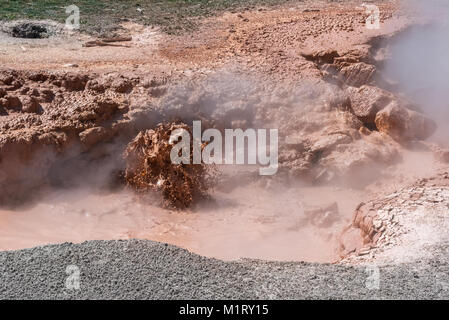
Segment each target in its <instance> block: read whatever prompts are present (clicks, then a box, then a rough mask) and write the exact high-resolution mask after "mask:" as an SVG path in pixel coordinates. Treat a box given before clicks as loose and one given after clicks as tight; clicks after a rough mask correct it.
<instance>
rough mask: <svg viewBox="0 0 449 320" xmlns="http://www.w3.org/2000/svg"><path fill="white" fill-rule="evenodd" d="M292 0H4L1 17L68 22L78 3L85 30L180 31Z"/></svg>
mask: <svg viewBox="0 0 449 320" xmlns="http://www.w3.org/2000/svg"><path fill="white" fill-rule="evenodd" d="M291 1H294V0H140V1H139V0H0V20H15V19H37V20H40V19H51V20H55V21H59V22H64V21H65V19H66V18H67V15H66V13H65V7H67V6H69V5H71V4H74V5H76V6H78V7H79V8H80V22H81V29H82V31H85V32H88V33H93V34H101V33H104V32H110V31H111V30H114V29H116V28H117V26H118V24H119V23H120V22H121V21H126V20H127V19H128V20H133V21H137V22H141V23H145V24H151V25H158V26H161V27H162V29H163V30H164V31H165V32H167V33H171V34H176V33H180V32H182V31H186V30H193V29H195V28H196V26H197V22H198V19H197V18H199V17H207V16H211V15H215V14H218V13H221V12H223V11H225V10H231V11H233V10H235V11H239V10H244V9H252V8H255V7H257V6H273V5H279V4H282V3H286V2H291ZM296 1H300V0H296ZM138 8H140V9H142V11H143V12H142V13H140V12H139V11H138V10H137V9H138Z"/></svg>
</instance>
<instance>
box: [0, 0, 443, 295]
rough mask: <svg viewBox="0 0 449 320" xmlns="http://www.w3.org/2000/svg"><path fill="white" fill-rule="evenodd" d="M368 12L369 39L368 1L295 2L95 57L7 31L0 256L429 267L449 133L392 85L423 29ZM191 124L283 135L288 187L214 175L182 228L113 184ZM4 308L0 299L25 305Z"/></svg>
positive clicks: (98, 50) (439, 225) (409, 13)
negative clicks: (156, 141) (142, 140)
mask: <svg viewBox="0 0 449 320" xmlns="http://www.w3.org/2000/svg"><path fill="white" fill-rule="evenodd" d="M373 3H375V4H376V5H378V7H379V9H380V24H381V28H380V29H376V30H371V29H368V28H367V27H366V19H367V17H368V14H367V13H366V12H365V8H364V7H361V3H360V2H358V1H343V2H329V1H298V2H293V3H288V4H286V5H284V6H280V7H276V8H271V7H260V8H257V9H255V10H246V11H241V12H240V11H239V12H226V13H224V14H222V15H219V16H216V17H209V18H205V19H203V20H202V21H201V25H200V27H199V29H198V30H195V31H193V32H187V33H185V34H182V35H167V34H164V33H163V32H162V31H161V30H159V29H158V28H157V27H155V26H142V25H139V24H137V23H133V22H124V23H123V25H122V29H121V31H120V32H122V34H121V35H122V36H124V37H125V36H126V37H128V36H130V37H131V38H132V39H131V40H130V41H125V42H119V43H117V45H113V46H95V47H89V46H83V44H85V43H86V42H87V41H93V40H95V38H94V37H93V36H91V35H87V34H83V33H78V32H76V31H67V30H65V29H64V26H62V25H59V24H57V23H55V22H51V21H44V22H31V23H35V24H36V25H42V26H43V28H46V30H47V32H49V33H50V34H49V37H47V38H44V39H26V38H18V37H15V36H13V35H12V33H11V32H12V31H11V30H15V29H14V27H15V26H17V25H20V24H23V23H24V22H23V21H13V22H0V43H2V45H1V47H0V204H1V208H0V231H1V233H2V235H0V248H1V249H3V250H11V249H14V250H16V249H23V248H29V247H33V246H36V245H45V244H49V243H58V242H64V241H70V242H82V241H84V240H95V239H98V240H100V239H101V240H109V239H132V238H141V239H149V240H156V241H162V242H168V243H171V244H175V245H178V246H180V247H182V248H187V249H188V250H189V251H193V252H195V253H199V254H201V255H204V256H208V257H215V258H219V259H223V260H235V259H238V258H255V259H267V260H279V261H307V262H313V263H315V262H320V263H322V262H325V263H334V264H336V268H337V269H338V268H340V267H341V268H346V267H354V266H355V267H356V268H358V267H360V266H364V265H373V264H374V265H379V266H392V268H395V267H396V266H401V265H403V264H407V263H416V262H417V261H418V262H420V261H421V262H422V261H423V260H426V259H433V258H434V257H435V255H436V254H437V253H436V252H437V251H438V250H440V249H438V248H441V247H445V246H444V245H443V244H444V243H446V242H447V241H448V239H447V226H448V224H447V221H448V218H449V217H448V214H449V211H448V210H449V197H448V196H449V164H448V163H449V151H448V150H449V149H445V148H447V147H449V145H447V143H446V142H445V141H446V140H447V139H445V138H446V137H447V132H444V128H445V126H447V120H446V119H447V118H444V113H437V112H434V110H433V111H432V109H429V108H428V106H427V105H426V104H425V103H423V102H422V101H421V100H419V99H415V96H413V95H410V94H409V92H407V91H406V90H404V86H403V83H401V81H403V79H402V78H400V77H396V78H395V74H394V73H391V72H389V71H390V70H391V69H392V68H391V63H395V62H397V60H395V59H397V57H395V55H394V54H395V52H396V51H397V50H396V51H395V48H397V47H398V46H400V44H401V43H402V42H403V41H406V40H404V39H408V37H410V35H413V32H414V30H416V29H417V28H418V29H419V28H426V26H427V25H428V23H429V22H428V21H426V20H425V19H423V18H422V17H421V16H420V14H419V13H417V12H416V11H414V10H409V8H407V7H404V5H403V3H401V2H399V1H374V2H373ZM37 30H38V31H39V29H37ZM401 41H402V42H401ZM414 67H415V66H413V65H411V66H409V68H414ZM393 69H394V68H393ZM427 89H428V88H422V90H424V91H421V93H420V96H425V95H426V91H425V90H427ZM446 107H447V106H446ZM193 120H201V121H202V122H203V124H206V125H207V126H208V127H214V128H218V129H220V130H222V129H225V128H242V129H246V128H277V129H278V130H279V170H278V173H277V174H276V175H274V176H272V177H260V176H258V174H257V171H255V170H253V169H252V168H246V167H245V168H238V167H231V168H229V167H225V166H223V167H220V168H219V169H220V170H221V171H222V173H221V177H220V179H221V180H220V181H219V183H218V185H217V186H216V190H214V192H213V193H212V195H211V198H212V199H211V200H209V201H206V203H201V204H198V205H197V206H195V207H194V208H191V209H189V210H183V211H179V210H167V209H164V208H160V206H159V205H157V203H158V201H159V200H158V197H159V195H157V194H155V195H154V194H152V195H151V197H150V199H141V197H140V196H139V195H136V194H134V193H133V192H132V191H130V190H128V189H127V187H126V186H123V185H122V184H121V181H120V172H121V171H122V170H123V169H124V167H125V165H126V164H125V163H124V159H123V156H122V155H123V152H124V150H125V148H126V146H127V144H128V143H129V142H130V141H132V140H133V139H134V138H135V137H136V135H137V134H138V133H139V132H141V131H143V130H148V129H154V128H155V127H156V126H157V125H158V124H160V123H166V122H171V121H182V122H184V123H186V124H191V123H192V121H193ZM445 121H446V122H445ZM80 190H82V191H80ZM86 190H87V191H86ZM55 194H56V195H55ZM136 211H138V212H137V213H136ZM73 212H75V213H73ZM33 215H34V216H33ZM92 221H93V222H92ZM39 228H42V229H40V230H42V231H39V230H37V229H39ZM312 243H313V244H314V245H311V244H312ZM83 245H84V246H89V245H90V244H89V243H87V244H82V245H80V246H83ZM50 248H54V247H50ZM49 250H56V251H57V250H60V249H49ZM61 250H62V249H61ZM64 250H65V249H64ZM76 250H78V249H76ZM120 250H121V249H120ZM11 252H17V254H26V252H31V251H11ZM23 252H25V253H23ZM438 252H439V251H438ZM9 254H10V253H7V252H5V253H2V255H4V257H5V258H6V259H8V257H10V256H9ZM150 255H151V254H150ZM195 259H196V258H195ZM213 261H215V260H213ZM18 263H19V262H18ZM20 263H22V262H20ZM211 263H212V262H211ZM214 263H215V262H214ZM245 263H246V262H245ZM8 266H9V267H5V268H11V265H9V264H8ZM267 268H268V267H267ZM270 268H271V267H270ZM273 268H282V264H281V267H279V266H278V265H275V266H273ZM287 268H289V267H287ZM268 269H269V268H268ZM8 270H9V269H8ZM345 270H346V269H345ZM33 272H34V271H33ZM36 272H37V273H39V272H40V271H36ZM337 273H338V272H337ZM448 276H449V275H448ZM292 277H294V275H292ZM13 278H14V277H13ZM13 278H11V279H13ZM399 278H400V277H399ZM11 281H13V280H11ZM275 286H277V285H275ZM279 286H280V287H281V284H279ZM387 287H388V285H387ZM8 290H9V289H5V291H3V294H2V292H0V296H1V295H3V296H5V297H10V296H17V292H14V293H13V292H12V291H8ZM211 290H212V289H211ZM223 290H224V292H226V288H225V289H223ZM277 290H278V289H277ZM279 290H280V289H279ZM332 290H334V289H331V291H332ZM348 290H349V289H348ZM385 290H386V291H385ZM388 290H389V289H388ZM388 290H387V289H385V288H384V293H385V292H386V293H385V295H384V296H386V297H390V298H391V297H393V298H397V297H399V298H400V297H401V295H400V293H397V292H396V293H395V294H389V293H388V292H390V293H391V292H392V291H391V290H390V291H388ZM337 291H338V290H337ZM412 291H413V290H412ZM275 292H277V293H278V295H275V296H273V298H276V297H284V298H285V295H284V293H282V292H279V291H275ZM348 292H349V291H348ZM348 292H346V293H344V294H342V295H341V297H352V298H354V297H358V296H357V294H354V293H353V292H352V293H348ZM384 293H382V294H384ZM108 294H110V292H109V293H108ZM108 294H105V295H104V297H111V296H110V295H108ZM353 294H354V295H353ZM382 294H381V296H382ZM439 294H441V292H440V293H439ZM19 296H20V295H19ZM31 296H32V295H31ZM186 296H188V297H192V296H191V295H189V294H185V295H184V297H186ZM200 296H202V295H197V296H194V295H193V297H200ZM205 296H206V297H209V296H207V295H205ZM293 296H297V295H293ZM293 296H292V297H293ZM325 296H326V295H323V296H321V297H325ZM337 296H338V295H337ZM362 296H363V294H361V295H360V296H359V297H362ZM408 296H409V297H412V298H413V297H415V298H418V297H421V296H419V295H418V294H416V295H415V296H414V295H413V294H412V293H410V294H409V295H408ZM429 296H431V295H429ZM437 296H440V295H437ZM56 297H58V298H61V297H62V298H64V297H70V295H69V296H64V295H62V296H60V295H59V296H58V295H56ZM95 297H103V296H102V295H101V294H100V295H98V296H95ZM172 297H179V296H177V295H176V294H174V295H173V296H172ZM181 297H182V295H181ZM262 297H265V295H262ZM300 297H318V296H316V295H315V294H311V295H309V296H308V295H307V294H306V295H303V296H300ZM424 297H425V295H424Z"/></svg>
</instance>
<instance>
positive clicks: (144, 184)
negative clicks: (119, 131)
mask: <svg viewBox="0 0 449 320" xmlns="http://www.w3.org/2000/svg"><path fill="white" fill-rule="evenodd" d="M177 129H184V130H187V131H188V132H191V131H190V128H189V127H188V126H187V125H185V124H183V123H166V124H160V125H159V126H157V128H156V129H155V130H146V131H143V132H140V133H139V134H138V135H137V137H136V138H135V139H134V140H133V141H131V142H130V143H129V145H128V147H127V148H126V151H125V154H124V157H125V159H126V162H127V166H126V171H125V180H126V182H127V184H128V185H129V186H131V187H132V188H134V189H135V190H137V191H139V192H147V191H161V192H162V195H163V197H164V202H163V206H164V207H174V208H177V209H185V208H188V207H190V206H191V205H192V204H194V203H195V202H197V201H198V200H200V199H205V198H207V196H208V191H209V189H211V188H212V187H213V183H214V181H216V176H217V175H216V174H217V171H216V170H214V169H215V167H214V166H207V165H205V164H203V163H202V164H193V152H191V153H190V154H191V158H192V159H191V160H192V161H190V163H191V164H184V163H181V164H174V163H172V161H171V159H170V152H171V150H172V147H173V145H172V144H171V143H170V135H171V133H172V132H173V131H174V130H177Z"/></svg>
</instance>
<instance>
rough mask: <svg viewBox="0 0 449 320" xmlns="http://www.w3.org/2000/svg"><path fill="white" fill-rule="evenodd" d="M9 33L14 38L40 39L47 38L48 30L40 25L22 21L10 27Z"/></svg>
mask: <svg viewBox="0 0 449 320" xmlns="http://www.w3.org/2000/svg"><path fill="white" fill-rule="evenodd" d="M11 35H12V36H13V37H14V38H27V39H42V38H48V31H47V28H45V27H44V26H42V25H36V24H33V23H23V24H19V25H17V26H14V27H13V28H12V29H11Z"/></svg>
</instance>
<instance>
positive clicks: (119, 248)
mask: <svg viewBox="0 0 449 320" xmlns="http://www.w3.org/2000/svg"><path fill="white" fill-rule="evenodd" d="M448 248H449V245H447V244H441V245H439V246H438V247H432V248H429V250H433V251H434V252H435V254H434V255H433V258H432V259H431V260H425V261H418V262H414V263H413V264H404V265H396V266H382V267H379V268H377V267H376V266H368V267H366V266H360V267H351V266H343V265H331V264H314V263H304V262H268V261H260V260H241V261H233V262H225V261H220V260H216V259H211V258H205V257H201V256H199V255H196V254H193V253H190V252H188V251H187V250H184V249H180V248H178V247H175V246H172V245H167V244H163V243H158V242H154V241H147V240H120V241H87V242H84V243H82V244H72V243H63V244H58V245H49V246H42V247H36V248H32V249H24V250H18V251H3V252H0V298H1V299H378V298H380V299H406V298H409V299H426V298H429V299H435V298H440V299H441V298H448V297H449V264H448V260H449V249H448Z"/></svg>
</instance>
